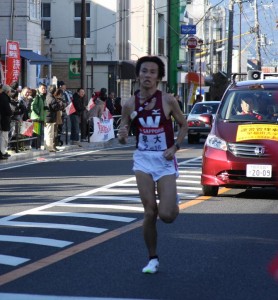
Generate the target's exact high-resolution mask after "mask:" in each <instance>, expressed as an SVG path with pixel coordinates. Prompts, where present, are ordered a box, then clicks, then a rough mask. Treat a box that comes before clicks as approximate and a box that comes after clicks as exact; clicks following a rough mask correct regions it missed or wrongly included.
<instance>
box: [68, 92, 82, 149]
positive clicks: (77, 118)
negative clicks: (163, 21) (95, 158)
mask: <svg viewBox="0 0 278 300" xmlns="http://www.w3.org/2000/svg"><path fill="white" fill-rule="evenodd" d="M84 96H85V91H84V90H83V89H82V88H79V89H77V91H76V93H74V94H73V100H72V103H73V106H74V108H75V110H76V111H75V112H74V113H72V114H71V115H70V122H71V135H70V139H71V143H72V144H73V145H78V146H80V147H81V144H80V143H79V132H80V123H81V115H82V113H83V112H84V110H85V106H84V101H83V99H84Z"/></svg>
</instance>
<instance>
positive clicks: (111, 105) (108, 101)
mask: <svg viewBox="0 0 278 300" xmlns="http://www.w3.org/2000/svg"><path fill="white" fill-rule="evenodd" d="M114 99H115V93H114V92H109V94H108V97H107V99H106V107H107V108H108V109H109V111H110V113H111V114H112V115H114V110H115V108H114Z"/></svg>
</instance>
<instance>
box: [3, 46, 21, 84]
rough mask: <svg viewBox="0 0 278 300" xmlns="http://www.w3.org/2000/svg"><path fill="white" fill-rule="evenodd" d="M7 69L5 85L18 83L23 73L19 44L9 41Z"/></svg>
mask: <svg viewBox="0 0 278 300" xmlns="http://www.w3.org/2000/svg"><path fill="white" fill-rule="evenodd" d="M5 67H6V68H5V69H6V70H5V83H6V84H8V85H10V84H11V83H12V82H14V81H18V79H19V75H20V71H21V63H20V50H19V42H15V41H7V44H6V63H5Z"/></svg>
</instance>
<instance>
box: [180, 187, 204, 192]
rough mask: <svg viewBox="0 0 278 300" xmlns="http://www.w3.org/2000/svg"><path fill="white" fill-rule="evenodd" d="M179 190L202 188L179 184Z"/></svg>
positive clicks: (197, 189)
mask: <svg viewBox="0 0 278 300" xmlns="http://www.w3.org/2000/svg"><path fill="white" fill-rule="evenodd" d="M179 189H181V190H194V191H201V190H202V188H198V187H193V186H179Z"/></svg>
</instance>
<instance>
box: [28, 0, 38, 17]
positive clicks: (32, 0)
mask: <svg viewBox="0 0 278 300" xmlns="http://www.w3.org/2000/svg"><path fill="white" fill-rule="evenodd" d="M40 2H41V0H29V11H30V19H32V20H40Z"/></svg>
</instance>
